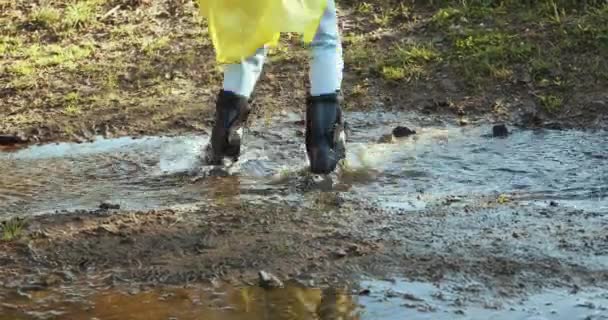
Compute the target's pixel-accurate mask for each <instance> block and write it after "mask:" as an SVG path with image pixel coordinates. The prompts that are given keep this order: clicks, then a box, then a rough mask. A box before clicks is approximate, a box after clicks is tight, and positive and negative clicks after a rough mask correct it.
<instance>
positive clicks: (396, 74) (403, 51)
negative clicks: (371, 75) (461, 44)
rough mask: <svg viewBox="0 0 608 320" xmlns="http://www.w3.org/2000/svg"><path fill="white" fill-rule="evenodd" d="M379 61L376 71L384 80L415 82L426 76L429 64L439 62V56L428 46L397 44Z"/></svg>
mask: <svg viewBox="0 0 608 320" xmlns="http://www.w3.org/2000/svg"><path fill="white" fill-rule="evenodd" d="M380 61H382V62H381V63H380V64H379V65H378V69H379V71H380V73H381V74H382V76H383V77H384V78H385V79H387V80H393V81H399V80H405V81H416V80H420V79H422V78H423V77H425V76H426V75H427V74H428V67H429V65H430V64H431V63H433V62H438V61H441V55H440V53H439V52H438V51H437V50H436V49H435V48H434V47H433V46H432V45H430V44H413V45H400V44H398V45H396V46H394V47H393V48H392V49H391V50H389V52H388V53H386V54H385V55H384V56H383V57H382V59H381V60H380Z"/></svg>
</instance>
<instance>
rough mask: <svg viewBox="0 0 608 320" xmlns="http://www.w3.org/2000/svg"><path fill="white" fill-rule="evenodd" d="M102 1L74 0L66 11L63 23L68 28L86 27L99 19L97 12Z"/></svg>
mask: <svg viewBox="0 0 608 320" xmlns="http://www.w3.org/2000/svg"><path fill="white" fill-rule="evenodd" d="M100 2H101V1H96V0H89V1H74V2H72V3H70V4H69V5H68V6H67V8H66V9H65V12H64V19H63V23H64V26H65V27H66V28H76V29H80V28H84V27H88V26H90V25H92V24H94V23H95V22H96V21H97V17H96V12H97V9H98V7H99V4H100Z"/></svg>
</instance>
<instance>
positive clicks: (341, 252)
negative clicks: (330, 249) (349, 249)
mask: <svg viewBox="0 0 608 320" xmlns="http://www.w3.org/2000/svg"><path fill="white" fill-rule="evenodd" d="M334 254H335V255H336V257H338V258H344V257H346V256H347V254H346V251H344V249H338V250H336V252H335V253H334Z"/></svg>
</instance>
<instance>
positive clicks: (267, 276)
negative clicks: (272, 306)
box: [258, 270, 283, 289]
mask: <svg viewBox="0 0 608 320" xmlns="http://www.w3.org/2000/svg"><path fill="white" fill-rule="evenodd" d="M258 276H259V282H260V287H262V288H264V289H273V288H282V287H283V282H282V281H281V280H279V278H277V276H275V275H273V274H272V273H269V272H266V271H263V270H262V271H260V272H259V273H258Z"/></svg>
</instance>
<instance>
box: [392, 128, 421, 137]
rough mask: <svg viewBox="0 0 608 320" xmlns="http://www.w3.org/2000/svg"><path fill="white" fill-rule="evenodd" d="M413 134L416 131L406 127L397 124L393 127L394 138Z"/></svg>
mask: <svg viewBox="0 0 608 320" xmlns="http://www.w3.org/2000/svg"><path fill="white" fill-rule="evenodd" d="M414 134H416V131H414V130H412V129H410V128H408V127H403V126H398V127H396V128H395V129H393V136H394V137H395V138H404V137H409V136H411V135H414Z"/></svg>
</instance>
